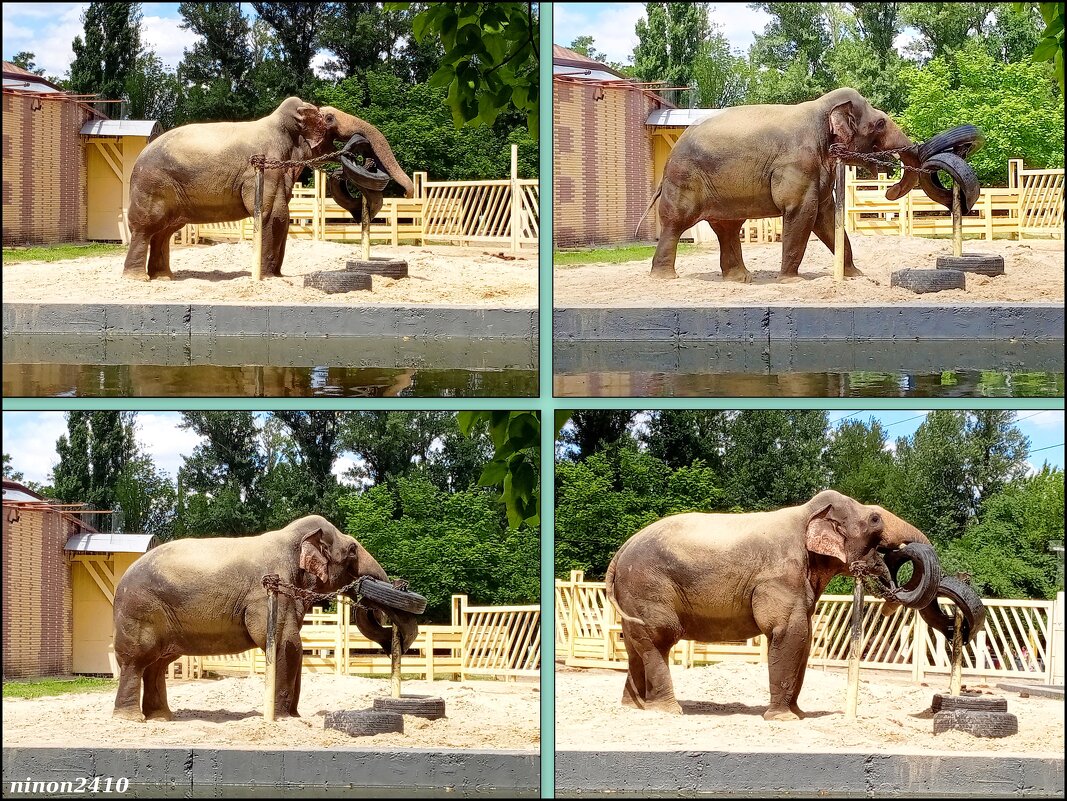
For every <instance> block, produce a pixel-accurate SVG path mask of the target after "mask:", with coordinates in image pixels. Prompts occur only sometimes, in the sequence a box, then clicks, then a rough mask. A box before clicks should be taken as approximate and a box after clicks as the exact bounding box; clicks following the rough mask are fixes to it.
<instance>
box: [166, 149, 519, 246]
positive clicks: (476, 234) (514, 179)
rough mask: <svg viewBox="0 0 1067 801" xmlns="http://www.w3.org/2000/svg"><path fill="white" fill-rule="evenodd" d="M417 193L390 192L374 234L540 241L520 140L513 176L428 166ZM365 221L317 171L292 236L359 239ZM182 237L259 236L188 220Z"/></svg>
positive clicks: (295, 214) (247, 228) (397, 239)
mask: <svg viewBox="0 0 1067 801" xmlns="http://www.w3.org/2000/svg"><path fill="white" fill-rule="evenodd" d="M412 180H413V183H414V185H415V195H414V197H411V198H385V201H384V203H383V205H382V208H381V210H380V211H379V212H378V214H377V215H375V217H374V219H373V220H372V221H371V227H370V236H371V241H372V242H374V241H377V242H388V243H389V244H390V245H393V246H394V247H395V246H397V245H399V244H401V243H402V242H407V243H411V244H415V245H425V244H427V243H431V242H446V243H449V244H456V245H464V246H469V245H482V246H490V247H506V248H508V249H510V250H512V251H519V250H520V249H522V248H523V247H536V246H537V235H538V230H539V220H538V197H539V194H538V182H537V180H536V179H522V178H519V175H518V147H517V146H516V145H512V153H511V177H510V178H506V179H503V180H494V181H429V180H427V175H426V173H424V172H416V173H415V174H414V175H413V176H412ZM360 235H361V225H360V223H359V222H358V221H356V220H353V219H352V215H351V214H349V213H348V211H347V210H346V209H344V208H342V207H341V206H339V205H338V204H337V203H336V202H335V201H334V199H333V198H332V197H329V196H328V195H327V194H326V181H325V180H324V179H323V174H322V173H321V172H318V171H316V172H315V173H314V178H313V183H312V184H311V185H310V186H297V187H295V188H294V189H293V196H292V198H291V199H290V201H289V236H291V237H294V238H297V239H314V240H329V241H331V242H358V241H359V240H360ZM177 236H178V237H179V241H180V242H181V243H182V244H191V243H195V242H198V241H199V240H200V239H228V240H246V239H247V240H251V239H252V219H251V218H250V217H249V218H245V219H244V220H238V221H236V222H225V223H202V224H200V225H188V226H186V227H185V228H184V229H183V230H182V231H181V232H179V233H178V235H177Z"/></svg>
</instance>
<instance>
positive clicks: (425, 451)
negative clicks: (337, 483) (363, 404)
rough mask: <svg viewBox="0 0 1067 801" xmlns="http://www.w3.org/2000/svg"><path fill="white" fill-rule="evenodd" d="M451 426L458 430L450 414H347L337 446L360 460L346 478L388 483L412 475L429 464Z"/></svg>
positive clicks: (339, 433)
mask: <svg viewBox="0 0 1067 801" xmlns="http://www.w3.org/2000/svg"><path fill="white" fill-rule="evenodd" d="M449 423H452V425H453V427H454V425H455V423H454V416H453V415H451V414H449V413H448V412H345V413H344V415H343V417H342V418H341V421H340V429H339V431H338V436H337V444H338V447H339V448H340V449H341V450H344V451H351V452H352V453H353V454H354V455H355V457H356V466H355V467H353V468H352V469H351V470H350V471H349V472H348V473H347V474H346V477H348V478H351V479H354V480H356V481H358V482H361V483H362V482H365V483H369V484H385V483H388V482H390V481H394V480H396V479H397V478H400V477H401V476H405V475H407V474H409V473H410V472H411V471H412V470H414V469H415V468H416V467H417V466H419V465H422V464H425V463H426V462H427V460H428V459H429V458H430V447H431V446H432V445H433V443H434V442H435V441H436V440H437V439H438V438H439V437H440V436H441V435H442V434H444V433H445V431H446V430H447V429H448V427H449ZM457 433H458V432H457Z"/></svg>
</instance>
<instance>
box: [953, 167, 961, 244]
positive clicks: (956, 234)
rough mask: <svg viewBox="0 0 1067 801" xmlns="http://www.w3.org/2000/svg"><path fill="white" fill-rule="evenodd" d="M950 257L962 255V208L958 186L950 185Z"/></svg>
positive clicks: (955, 184)
mask: <svg viewBox="0 0 1067 801" xmlns="http://www.w3.org/2000/svg"><path fill="white" fill-rule="evenodd" d="M952 255H953V256H962V255H963V208H962V207H961V205H960V185H959V183H958V182H955V181H954V182H953V183H952Z"/></svg>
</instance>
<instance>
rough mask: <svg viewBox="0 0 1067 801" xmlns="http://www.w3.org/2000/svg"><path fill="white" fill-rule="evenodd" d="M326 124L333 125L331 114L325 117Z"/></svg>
mask: <svg viewBox="0 0 1067 801" xmlns="http://www.w3.org/2000/svg"><path fill="white" fill-rule="evenodd" d="M326 122H328V123H330V124H331V125H332V124H333V114H327V115H326Z"/></svg>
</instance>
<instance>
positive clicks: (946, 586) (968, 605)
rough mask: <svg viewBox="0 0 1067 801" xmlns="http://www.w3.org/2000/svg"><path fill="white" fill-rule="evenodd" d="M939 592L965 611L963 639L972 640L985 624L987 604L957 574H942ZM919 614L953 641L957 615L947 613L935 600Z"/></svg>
mask: <svg viewBox="0 0 1067 801" xmlns="http://www.w3.org/2000/svg"><path fill="white" fill-rule="evenodd" d="M937 594H938V595H940V596H944V597H945V598H949V599H951V600H952V601H953V602H955V603H956V604H957V605H958V606H959V608H960V609H961V610H962V611H963V641H964V642H970V640H971V638H972V637H974V635H975V634H977V633H978V632H979V631H980V630H981V629H982V626H984V625H985V606H984V605H983V604H982V599H981V598H979V597H978V595H977V594H976V593H975V591H974V590H972V589H971V588H970V587H969V586H967V585H966V584H964V583H963V582H962V581H960V580H959V579H958V578H956V577H955V576H942V577H941V584H940V585H938V588H937ZM919 615H920V616H921V617H922V619H923V620H925V621H926V622H927V624H928V625H930V626H932V627H934V628H935V629H937V630H938V631H940V632H941V633H942V634H943V635H944V636H945V637H946V639H948V641H949V642H950V643H951V642H952V636H953V632H954V630H955V628H956V617H955V615H954V614H953V615H949V614H946V613H945V612H944V611H943V610H942V609H941V605H940V604H939V603H938V602H937V601H936V600H935V601H934V602H933V603H932V604H930V605H929V606H927V607H925V608H923V609H920V610H919Z"/></svg>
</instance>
